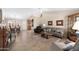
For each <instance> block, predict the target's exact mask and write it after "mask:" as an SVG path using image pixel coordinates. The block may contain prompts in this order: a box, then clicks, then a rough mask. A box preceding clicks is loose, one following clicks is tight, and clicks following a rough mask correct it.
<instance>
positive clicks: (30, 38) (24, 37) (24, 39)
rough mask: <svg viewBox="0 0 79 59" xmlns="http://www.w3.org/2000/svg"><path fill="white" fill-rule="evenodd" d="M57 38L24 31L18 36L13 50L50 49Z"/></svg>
mask: <svg viewBox="0 0 79 59" xmlns="http://www.w3.org/2000/svg"><path fill="white" fill-rule="evenodd" d="M57 39H58V38H56V37H53V38H52V37H51V38H50V39H45V38H42V37H41V36H40V34H35V33H33V32H32V31H22V32H21V33H20V34H18V35H17V36H16V40H15V42H14V44H13V45H12V48H11V51H49V50H50V49H51V46H52V45H53V42H55V41H56V40H57ZM54 50H55V49H54Z"/></svg>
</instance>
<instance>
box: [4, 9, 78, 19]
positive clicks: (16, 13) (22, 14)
mask: <svg viewBox="0 0 79 59" xmlns="http://www.w3.org/2000/svg"><path fill="white" fill-rule="evenodd" d="M78 10H79V9H78V8H3V9H2V11H3V17H6V18H16V19H27V18H28V17H30V16H33V15H39V14H40V13H41V12H52V13H53V12H62V11H64V12H67V11H78Z"/></svg>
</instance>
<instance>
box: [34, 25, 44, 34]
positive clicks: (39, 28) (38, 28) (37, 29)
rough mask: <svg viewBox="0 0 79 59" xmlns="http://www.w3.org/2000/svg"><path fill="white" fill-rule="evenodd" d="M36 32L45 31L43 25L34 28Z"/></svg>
mask: <svg viewBox="0 0 79 59" xmlns="http://www.w3.org/2000/svg"><path fill="white" fill-rule="evenodd" d="M34 32H35V33H41V32H43V28H42V27H41V26H37V27H36V28H35V29H34Z"/></svg>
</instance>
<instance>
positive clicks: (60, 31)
mask: <svg viewBox="0 0 79 59" xmlns="http://www.w3.org/2000/svg"><path fill="white" fill-rule="evenodd" d="M44 32H49V33H51V34H52V35H53V36H55V37H59V38H63V37H64V33H65V31H64V29H62V28H54V27H52V28H51V27H46V28H44Z"/></svg>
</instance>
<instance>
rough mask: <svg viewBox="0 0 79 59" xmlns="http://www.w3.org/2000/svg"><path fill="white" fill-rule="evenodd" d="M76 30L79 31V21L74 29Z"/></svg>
mask: <svg viewBox="0 0 79 59" xmlns="http://www.w3.org/2000/svg"><path fill="white" fill-rule="evenodd" d="M72 29H74V30H79V21H76V22H75V24H74V26H73V27H72Z"/></svg>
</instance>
